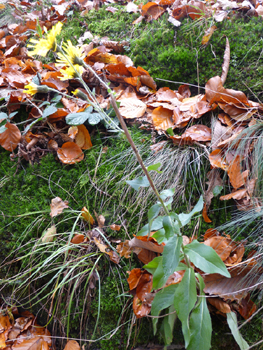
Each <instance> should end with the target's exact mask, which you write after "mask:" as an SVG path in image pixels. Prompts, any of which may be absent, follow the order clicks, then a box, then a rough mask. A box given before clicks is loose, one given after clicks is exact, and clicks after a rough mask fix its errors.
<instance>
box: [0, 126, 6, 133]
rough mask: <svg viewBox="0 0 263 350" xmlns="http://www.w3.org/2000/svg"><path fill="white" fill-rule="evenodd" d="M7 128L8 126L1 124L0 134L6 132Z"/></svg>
mask: <svg viewBox="0 0 263 350" xmlns="http://www.w3.org/2000/svg"><path fill="white" fill-rule="evenodd" d="M6 130H7V128H6V127H5V126H4V125H2V126H0V134H2V133H3V132H5V131H6Z"/></svg>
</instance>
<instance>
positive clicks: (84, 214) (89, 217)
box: [81, 207, 95, 225]
mask: <svg viewBox="0 0 263 350" xmlns="http://www.w3.org/2000/svg"><path fill="white" fill-rule="evenodd" d="M81 217H82V219H84V220H85V221H87V222H88V223H89V224H90V225H94V223H95V221H94V219H93V217H92V215H91V214H90V213H89V211H88V209H87V208H86V207H83V208H82V209H81Z"/></svg>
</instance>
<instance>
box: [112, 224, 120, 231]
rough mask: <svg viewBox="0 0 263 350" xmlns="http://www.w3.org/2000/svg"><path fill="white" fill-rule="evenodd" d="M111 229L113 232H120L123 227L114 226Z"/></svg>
mask: <svg viewBox="0 0 263 350" xmlns="http://www.w3.org/2000/svg"><path fill="white" fill-rule="evenodd" d="M110 229H111V230H113V231H120V229H121V225H116V224H112V225H110Z"/></svg>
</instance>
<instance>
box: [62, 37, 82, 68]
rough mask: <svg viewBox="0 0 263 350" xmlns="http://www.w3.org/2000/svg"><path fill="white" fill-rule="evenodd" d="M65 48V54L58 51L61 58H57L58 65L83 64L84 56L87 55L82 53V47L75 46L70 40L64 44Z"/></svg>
mask: <svg viewBox="0 0 263 350" xmlns="http://www.w3.org/2000/svg"><path fill="white" fill-rule="evenodd" d="M63 50H64V51H65V56H66V57H65V56H63V55H62V53H60V52H58V57H59V60H57V65H67V66H68V65H69V63H71V64H72V65H75V64H78V65H81V66H82V65H83V62H82V60H83V58H84V57H85V55H83V53H82V48H81V47H75V46H73V45H72V42H71V41H70V40H68V42H67V44H64V45H63Z"/></svg>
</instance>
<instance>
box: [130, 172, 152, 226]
mask: <svg viewBox="0 0 263 350" xmlns="http://www.w3.org/2000/svg"><path fill="white" fill-rule="evenodd" d="M126 182H127V184H128V185H130V186H131V187H132V188H133V189H135V191H138V190H139V188H140V187H149V186H150V183H149V181H148V179H147V177H146V176H139V177H138V178H137V179H134V180H129V181H126ZM148 232H149V231H148V230H147V233H148Z"/></svg>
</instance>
